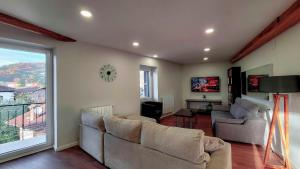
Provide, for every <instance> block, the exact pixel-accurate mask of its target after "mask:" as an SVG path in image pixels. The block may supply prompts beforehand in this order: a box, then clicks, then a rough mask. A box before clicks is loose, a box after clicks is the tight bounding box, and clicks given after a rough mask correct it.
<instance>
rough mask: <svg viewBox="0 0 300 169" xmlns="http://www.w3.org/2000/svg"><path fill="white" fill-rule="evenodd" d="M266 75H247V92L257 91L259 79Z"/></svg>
mask: <svg viewBox="0 0 300 169" xmlns="http://www.w3.org/2000/svg"><path fill="white" fill-rule="evenodd" d="M263 77H267V75H249V76H248V92H259V84H260V79H261V78H263Z"/></svg>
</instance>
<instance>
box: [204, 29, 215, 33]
mask: <svg viewBox="0 0 300 169" xmlns="http://www.w3.org/2000/svg"><path fill="white" fill-rule="evenodd" d="M214 31H215V30H214V28H208V29H206V30H205V33H206V34H211V33H213V32H214Z"/></svg>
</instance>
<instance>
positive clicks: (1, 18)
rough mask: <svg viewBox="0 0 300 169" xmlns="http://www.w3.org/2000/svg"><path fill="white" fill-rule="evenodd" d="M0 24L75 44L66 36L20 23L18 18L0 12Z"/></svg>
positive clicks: (26, 23) (23, 22)
mask: <svg viewBox="0 0 300 169" xmlns="http://www.w3.org/2000/svg"><path fill="white" fill-rule="evenodd" d="M0 22H1V23H4V24H8V25H11V26H15V27H17V28H21V29H24V30H27V31H30V32H34V33H37V34H41V35H44V36H48V37H50V38H53V39H56V40H58V41H63V42H76V40H75V39H72V38H69V37H67V36H64V35H61V34H58V33H56V32H53V31H50V30H48V29H45V28H42V27H40V26H37V25H34V24H31V23H28V22H25V21H22V20H20V19H18V18H15V17H12V16H9V15H6V14H4V13H1V12H0Z"/></svg>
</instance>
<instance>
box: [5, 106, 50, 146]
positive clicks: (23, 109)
mask: <svg viewBox="0 0 300 169" xmlns="http://www.w3.org/2000/svg"><path fill="white" fill-rule="evenodd" d="M46 127H47V126H46V104H45V103H28V104H12V105H0V144H3V143H7V142H11V141H17V140H24V139H28V138H32V137H35V136H39V135H45V134H46Z"/></svg>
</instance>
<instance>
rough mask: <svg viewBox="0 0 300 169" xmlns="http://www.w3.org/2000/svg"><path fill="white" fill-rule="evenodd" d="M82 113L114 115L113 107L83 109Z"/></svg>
mask: <svg viewBox="0 0 300 169" xmlns="http://www.w3.org/2000/svg"><path fill="white" fill-rule="evenodd" d="M81 112H92V113H97V114H100V115H103V116H104V115H112V114H113V106H111V105H108V106H95V107H88V108H83V109H81Z"/></svg>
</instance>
